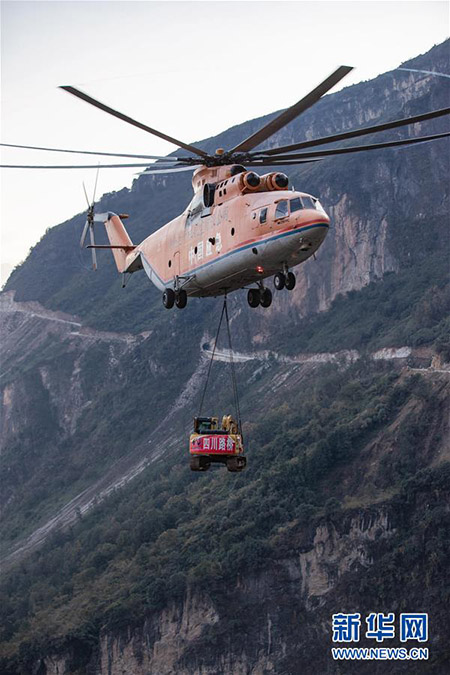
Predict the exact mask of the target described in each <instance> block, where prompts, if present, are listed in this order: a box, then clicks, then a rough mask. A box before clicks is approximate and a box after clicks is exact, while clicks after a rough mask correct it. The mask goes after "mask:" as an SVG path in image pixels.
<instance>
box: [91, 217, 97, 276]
mask: <svg viewBox="0 0 450 675" xmlns="http://www.w3.org/2000/svg"><path fill="white" fill-rule="evenodd" d="M89 236H90V238H91V247H95V239H94V227H93V225H91V227H90V228H89ZM91 252H92V267H93V269H94V270H96V269H97V254H96V252H95V248H91Z"/></svg>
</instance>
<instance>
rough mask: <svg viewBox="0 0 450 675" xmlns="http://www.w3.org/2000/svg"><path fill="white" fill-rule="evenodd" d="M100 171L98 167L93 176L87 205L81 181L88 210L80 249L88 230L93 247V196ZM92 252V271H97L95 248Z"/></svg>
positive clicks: (85, 193)
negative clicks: (90, 200)
mask: <svg viewBox="0 0 450 675" xmlns="http://www.w3.org/2000/svg"><path fill="white" fill-rule="evenodd" d="M99 171H100V167H98V168H97V174H96V176H95V184H94V193H93V196H92V202H91V203H89V197H88V195H87V191H86V186H85V184H84V181H83V190H84V196H85V197H86V202H87V205H88V210H87V215H86V223H85V225H84V228H83V232H82V233H81V239H80V246H81V248H83V247H84V241H85V239H86V235H87V233H88V230H89V238H90V241H91V247H94V246H95V237H94V220H95V219H94V205H95V194H96V192H97V182H98V174H99ZM91 252H92V269H94V270H96V269H97V254H96V252H95V248H91Z"/></svg>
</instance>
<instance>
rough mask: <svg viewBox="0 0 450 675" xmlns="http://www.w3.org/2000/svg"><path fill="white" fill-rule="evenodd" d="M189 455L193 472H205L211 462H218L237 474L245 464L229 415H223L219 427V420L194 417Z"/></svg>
mask: <svg viewBox="0 0 450 675" xmlns="http://www.w3.org/2000/svg"><path fill="white" fill-rule="evenodd" d="M189 452H190V455H191V469H192V471H207V470H208V469H209V467H210V466H211V463H220V464H225V465H226V467H227V469H228V471H233V472H237V471H242V470H243V469H244V468H245V465H246V463H247V460H246V458H245V457H244V455H243V452H244V447H243V444H242V435H241V434H240V433H239V429H238V424H237V422H236V421H235V420H234V419H233V418H232V417H231V415H224V417H223V418H222V424H221V425H220V426H219V418H218V417H194V431H193V433H192V434H191V437H190V443H189Z"/></svg>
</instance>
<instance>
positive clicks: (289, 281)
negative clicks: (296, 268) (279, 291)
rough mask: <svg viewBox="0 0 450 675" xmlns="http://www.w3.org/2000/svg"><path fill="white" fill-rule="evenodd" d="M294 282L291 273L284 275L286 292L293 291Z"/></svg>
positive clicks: (293, 276) (293, 275)
mask: <svg viewBox="0 0 450 675" xmlns="http://www.w3.org/2000/svg"><path fill="white" fill-rule="evenodd" d="M296 281H297V280H296V278H295V274H294V273H293V272H288V273H287V275H286V288H287V290H288V291H292V290H294V288H295V282H296Z"/></svg>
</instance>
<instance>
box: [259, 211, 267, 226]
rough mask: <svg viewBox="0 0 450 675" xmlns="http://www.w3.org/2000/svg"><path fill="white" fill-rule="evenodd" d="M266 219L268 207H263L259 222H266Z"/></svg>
mask: <svg viewBox="0 0 450 675" xmlns="http://www.w3.org/2000/svg"><path fill="white" fill-rule="evenodd" d="M266 220H267V208H266V209H261V211H260V212H259V222H260V223H261V224H262V223H265V222H266Z"/></svg>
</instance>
